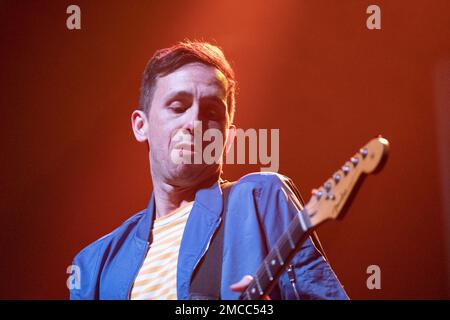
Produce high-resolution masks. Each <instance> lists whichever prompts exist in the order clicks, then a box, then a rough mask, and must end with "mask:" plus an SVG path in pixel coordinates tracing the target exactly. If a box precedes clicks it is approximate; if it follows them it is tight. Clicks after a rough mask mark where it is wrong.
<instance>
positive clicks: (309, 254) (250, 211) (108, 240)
mask: <svg viewBox="0 0 450 320" xmlns="http://www.w3.org/2000/svg"><path fill="white" fill-rule="evenodd" d="M287 182H290V180H289V179H288V178H287V177H285V176H282V175H280V174H274V173H252V174H248V175H246V176H244V177H242V178H241V179H239V180H238V181H237V182H236V183H235V184H234V185H233V187H232V188H231V190H230V193H229V200H228V213H227V218H226V219H225V229H224V240H223V241H224V242H223V265H222V279H221V284H222V287H221V296H222V299H224V300H234V299H238V297H239V293H236V292H232V291H231V290H229V286H230V285H231V284H233V283H235V282H238V281H239V280H240V279H241V278H242V277H243V276H244V275H246V274H250V275H252V274H254V273H255V272H256V270H257V269H258V267H259V266H260V264H261V263H262V261H263V259H264V257H265V256H266V255H267V253H268V249H269V248H270V247H271V246H272V245H273V244H274V243H275V242H276V241H277V239H278V238H279V237H280V236H281V235H282V233H283V232H284V231H285V230H286V228H287V226H288V224H289V222H290V220H291V219H293V217H294V216H295V214H296V213H297V212H298V209H297V206H298V202H296V201H297V200H296V199H297V198H295V195H294V193H293V191H292V189H291V188H290V187H289V185H288V183H287ZM154 209H155V201H154V196H153V195H152V197H151V199H150V202H149V205H148V207H147V209H145V210H143V211H141V212H139V213H137V214H135V215H134V216H132V217H131V218H130V219H128V220H127V221H125V222H124V223H123V224H122V225H121V226H120V227H118V228H117V229H116V230H114V231H113V232H111V233H110V234H108V235H106V236H104V237H102V238H100V239H99V240H97V241H95V242H94V243H92V244H91V245H89V246H88V247H86V248H85V249H83V250H82V251H81V252H80V253H79V254H78V255H77V256H76V257H75V258H74V262H73V264H74V265H76V266H78V268H79V270H80V274H79V276H80V279H79V280H80V286H79V288H74V289H71V290H70V298H71V299H129V297H130V293H131V289H132V286H133V283H134V280H135V278H136V276H137V274H138V271H139V269H140V267H141V265H142V263H143V261H144V258H145V256H146V253H147V249H148V247H149V242H148V239H149V234H150V231H151V229H152V222H153V217H154ZM221 212H222V191H221V188H220V185H219V183H218V182H217V183H215V184H214V185H212V186H211V187H210V188H207V189H201V190H199V191H198V192H197V193H196V196H195V202H194V206H193V208H192V211H191V213H190V215H189V218H188V221H187V223H186V227H185V231H184V233H183V237H182V241H181V246H180V252H179V257H178V267H177V295H178V299H179V300H186V299H187V298H188V293H189V284H190V280H191V276H192V274H193V271H194V270H195V268H196V266H197V264H198V262H199V260H200V259H201V257H202V256H203V255H204V253H205V251H206V250H207V248H208V245H209V241H210V240H211V237H212V235H213V233H214V231H215V230H216V228H217V226H218V224H219V222H220V219H221ZM291 264H292V265H293V266H294V270H295V274H296V279H297V281H296V287H297V290H298V292H299V294H300V298H301V299H347V298H348V297H347V295H346V293H345V291H344V289H343V288H342V286H341V285H340V283H339V281H338V280H337V278H336V275H335V274H334V272H333V271H332V269H331V268H330V266H329V265H328V263H327V262H326V261H325V259H324V258H323V256H322V255H321V254H320V253H319V251H318V250H317V249H316V247H315V246H314V244H313V242H312V241H311V239H307V240H306V241H305V243H304V244H303V245H302V247H301V249H300V250H299V251H298V253H297V254H296V255H295V257H294V258H293V260H292V262H291ZM270 297H271V298H272V299H295V295H294V291H293V288H292V284H291V283H290V282H289V279H288V275H287V272H284V273H283V274H282V276H281V277H280V278H279V281H278V284H277V285H276V286H275V287H274V288H273V290H272V292H271V294H270Z"/></svg>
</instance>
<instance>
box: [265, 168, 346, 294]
mask: <svg viewBox="0 0 450 320" xmlns="http://www.w3.org/2000/svg"><path fill="white" fill-rule="evenodd" d="M268 181H270V182H269V183H266V184H265V186H264V187H263V188H262V190H261V194H260V197H259V198H260V200H259V201H258V204H259V210H260V214H262V215H263V225H264V227H265V230H266V238H267V241H268V246H269V247H271V246H273V244H274V243H275V242H276V240H278V238H279V237H280V236H281V235H282V233H284V232H285V231H286V230H287V226H288V225H289V222H290V221H291V220H292V219H293V218H294V217H295V215H296V214H297V213H298V211H299V210H300V209H301V208H302V204H301V200H300V199H298V197H297V196H296V192H297V190H296V188H295V186H294V185H293V183H292V181H291V180H290V179H289V178H287V177H285V176H282V175H280V174H273V175H271V176H269V177H268ZM267 230H270V232H267ZM290 264H291V266H292V267H293V271H294V272H293V274H294V275H295V277H291V278H292V279H294V280H295V282H294V285H295V287H296V289H297V292H298V295H299V298H300V299H302V300H303V299H305V300H310V299H339V300H342V299H348V296H347V294H346V292H345V290H344V288H343V287H342V285H341V284H340V282H339V280H338V279H337V277H336V275H335V273H334V272H333V270H332V268H331V266H330V265H329V264H328V262H327V261H326V260H325V258H324V257H323V256H322V254H321V252H320V251H319V250H318V249H317V248H316V246H315V245H314V242H313V241H312V239H311V237H308V238H307V239H306V241H305V242H304V243H303V244H302V246H301V248H300V250H299V251H298V252H297V254H296V255H295V256H294V258H293V259H292V261H291V262H290ZM279 287H280V291H281V295H282V296H281V298H282V299H296V298H297V297H296V294H295V291H294V289H293V285H292V283H291V281H290V279H289V277H288V273H287V271H285V272H283V274H282V275H281V276H280V279H279Z"/></svg>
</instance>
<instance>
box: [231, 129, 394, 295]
mask: <svg viewBox="0 0 450 320" xmlns="http://www.w3.org/2000/svg"><path fill="white" fill-rule="evenodd" d="M388 151H389V142H388V141H387V140H386V139H384V138H382V137H378V138H375V139H372V140H371V141H369V143H367V144H366V145H365V146H364V147H362V148H361V149H360V150H359V152H358V153H356V154H355V155H353V157H351V158H350V160H349V161H347V162H346V163H345V164H344V165H343V166H342V167H341V168H340V169H339V170H338V171H336V172H335V173H334V174H333V175H332V176H331V177H330V178H329V179H328V180H327V181H325V183H324V184H323V185H322V186H321V187H319V188H318V189H315V190H313V195H312V197H311V198H310V200H309V201H308V203H307V204H306V205H305V207H304V208H303V210H301V211H299V212H298V214H297V216H296V217H295V218H294V219H293V220H292V221H291V222H290V224H289V226H288V228H287V230H286V232H285V233H284V234H283V235H282V236H281V237H280V238H279V239H278V241H277V242H276V243H275V245H274V246H273V247H272V248H271V250H270V252H269V254H268V255H267V256H266V258H265V259H264V261H263V263H262V264H261V265H260V267H259V268H258V270H257V272H256V274H255V275H254V276H253V280H252V281H251V282H250V284H249V285H248V287H247V289H246V290H245V291H244V292H242V294H241V295H240V297H239V299H240V300H260V299H263V298H264V296H266V295H267V294H269V293H270V290H271V289H272V287H273V286H274V285H275V283H276V281H277V280H278V278H279V276H280V275H281V273H282V272H283V271H284V270H285V269H286V267H287V266H288V264H289V262H290V261H291V259H292V258H293V257H294V255H295V253H296V252H297V251H298V250H299V248H300V247H301V245H302V243H303V242H304V241H305V240H306V238H307V237H308V236H309V234H310V233H311V232H312V231H313V230H315V229H316V228H317V227H318V226H319V225H321V224H322V223H324V222H326V221H328V220H331V219H338V218H339V219H342V218H343V217H344V215H345V213H346V212H347V211H348V209H349V206H350V204H351V203H352V200H353V198H354V196H355V195H356V193H357V191H358V189H359V188H360V187H361V185H362V182H363V180H364V177H365V176H367V175H369V174H373V173H376V172H378V171H380V170H381V169H382V167H383V165H384V163H385V162H386V160H387V155H388Z"/></svg>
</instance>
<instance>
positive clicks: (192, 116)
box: [182, 101, 202, 135]
mask: <svg viewBox="0 0 450 320" xmlns="http://www.w3.org/2000/svg"><path fill="white" fill-rule="evenodd" d="M201 128H202V119H201V113H200V105H199V103H198V101H193V102H192V106H191V107H190V108H189V109H188V111H187V112H186V118H185V122H184V125H183V127H182V129H184V130H187V131H189V132H190V133H191V134H192V135H193V134H194V131H195V130H196V129H197V130H199V129H201Z"/></svg>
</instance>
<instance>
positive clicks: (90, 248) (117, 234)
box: [74, 209, 147, 260]
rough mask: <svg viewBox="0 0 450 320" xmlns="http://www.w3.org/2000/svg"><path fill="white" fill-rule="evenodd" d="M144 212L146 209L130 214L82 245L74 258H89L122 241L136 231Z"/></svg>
mask: <svg viewBox="0 0 450 320" xmlns="http://www.w3.org/2000/svg"><path fill="white" fill-rule="evenodd" d="M146 212H147V209H144V210H141V211H139V212H137V213H136V214H134V215H132V216H131V217H130V218H128V219H127V220H125V221H124V222H123V223H122V224H121V225H120V226H118V227H117V228H116V229H114V230H113V231H111V232H110V233H108V234H106V235H104V236H102V237H101V238H99V239H97V240H95V241H94V242H92V243H90V244H89V245H87V246H86V247H84V248H83V249H82V250H81V251H80V252H78V254H77V255H76V256H75V259H74V260H80V259H83V260H84V259H86V258H87V259H89V260H90V259H92V258H94V257H95V256H97V255H99V254H100V253H101V252H103V251H105V248H106V247H111V246H112V245H114V244H115V243H118V242H121V241H123V239H124V238H126V237H129V236H130V235H132V234H133V233H134V232H135V231H136V226H137V225H138V223H139V221H141V219H143V217H144V216H145V214H146Z"/></svg>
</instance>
